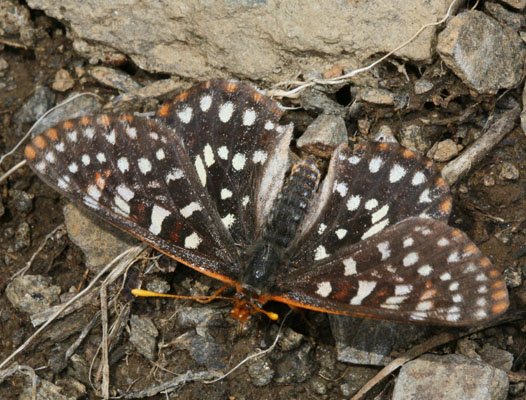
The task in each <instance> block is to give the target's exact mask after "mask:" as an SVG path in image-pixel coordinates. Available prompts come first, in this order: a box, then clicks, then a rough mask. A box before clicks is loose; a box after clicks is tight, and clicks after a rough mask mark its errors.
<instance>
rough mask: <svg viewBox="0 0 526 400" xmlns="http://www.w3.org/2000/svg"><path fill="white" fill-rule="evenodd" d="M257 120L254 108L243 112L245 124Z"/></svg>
mask: <svg viewBox="0 0 526 400" xmlns="http://www.w3.org/2000/svg"><path fill="white" fill-rule="evenodd" d="M255 120H256V112H255V111H254V110H253V109H252V108H249V109H248V110H245V112H244V113H243V125H245V126H251V125H252V124H253V123H254V121H255Z"/></svg>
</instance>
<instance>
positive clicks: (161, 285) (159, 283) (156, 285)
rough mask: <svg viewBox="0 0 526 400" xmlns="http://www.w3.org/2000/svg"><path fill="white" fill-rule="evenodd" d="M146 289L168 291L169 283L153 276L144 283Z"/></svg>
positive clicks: (160, 291)
mask: <svg viewBox="0 0 526 400" xmlns="http://www.w3.org/2000/svg"><path fill="white" fill-rule="evenodd" d="M146 289H148V290H149V291H150V292H154V293H168V292H169V291H170V284H169V283H168V282H166V281H165V280H164V279H160V278H154V279H153V280H151V281H149V282H148V283H147V284H146Z"/></svg>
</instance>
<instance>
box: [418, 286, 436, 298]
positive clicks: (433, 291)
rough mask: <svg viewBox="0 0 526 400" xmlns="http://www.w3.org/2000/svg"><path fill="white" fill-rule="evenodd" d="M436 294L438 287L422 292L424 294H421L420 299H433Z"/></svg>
mask: <svg viewBox="0 0 526 400" xmlns="http://www.w3.org/2000/svg"><path fill="white" fill-rule="evenodd" d="M436 294H437V291H436V289H428V290H426V291H425V292H424V293H422V296H420V300H428V299H432V298H433V297H435V295H436Z"/></svg>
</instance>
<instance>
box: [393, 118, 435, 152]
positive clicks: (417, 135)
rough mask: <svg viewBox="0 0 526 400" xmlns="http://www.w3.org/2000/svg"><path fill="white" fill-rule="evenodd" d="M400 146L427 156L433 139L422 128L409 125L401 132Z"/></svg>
mask: <svg viewBox="0 0 526 400" xmlns="http://www.w3.org/2000/svg"><path fill="white" fill-rule="evenodd" d="M400 144H401V145H402V146H404V147H407V148H408V149H411V150H416V151H419V152H420V153H422V154H425V153H427V151H428V150H429V149H430V147H431V146H432V138H431V137H429V136H428V135H427V134H426V131H425V129H424V128H423V127H422V126H420V125H408V126H404V127H403V128H402V129H401V130H400Z"/></svg>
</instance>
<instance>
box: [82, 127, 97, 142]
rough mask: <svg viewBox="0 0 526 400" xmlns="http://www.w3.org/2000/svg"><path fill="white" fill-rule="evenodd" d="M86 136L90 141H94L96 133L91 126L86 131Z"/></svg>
mask: <svg viewBox="0 0 526 400" xmlns="http://www.w3.org/2000/svg"><path fill="white" fill-rule="evenodd" d="M84 136H86V137H87V138H88V139H93V136H95V131H94V130H93V128H92V127H91V126H90V127H88V128H86V129H84Z"/></svg>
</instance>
